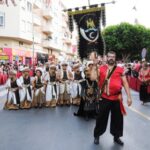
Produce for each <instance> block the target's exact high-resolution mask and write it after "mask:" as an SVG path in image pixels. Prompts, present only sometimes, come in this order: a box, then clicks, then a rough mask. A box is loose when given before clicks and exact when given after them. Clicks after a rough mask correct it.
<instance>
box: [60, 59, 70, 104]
mask: <svg viewBox="0 0 150 150" xmlns="http://www.w3.org/2000/svg"><path fill="white" fill-rule="evenodd" d="M61 67H62V69H61V70H60V72H59V81H60V84H59V86H60V91H59V100H58V105H61V106H62V105H68V106H70V104H71V93H70V80H72V79H73V75H72V73H71V71H68V70H67V67H68V63H67V62H62V64H61Z"/></svg>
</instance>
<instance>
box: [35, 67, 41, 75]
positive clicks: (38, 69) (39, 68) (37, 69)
mask: <svg viewBox="0 0 150 150" xmlns="http://www.w3.org/2000/svg"><path fill="white" fill-rule="evenodd" d="M35 71H36V72H37V71H40V72H41V74H42V73H43V70H42V68H41V67H38V68H36V69H35Z"/></svg>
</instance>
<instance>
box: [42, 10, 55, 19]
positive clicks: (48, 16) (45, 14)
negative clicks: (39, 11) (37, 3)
mask: <svg viewBox="0 0 150 150" xmlns="http://www.w3.org/2000/svg"><path fill="white" fill-rule="evenodd" d="M43 17H44V18H46V19H52V18H53V13H52V11H51V9H45V10H43Z"/></svg>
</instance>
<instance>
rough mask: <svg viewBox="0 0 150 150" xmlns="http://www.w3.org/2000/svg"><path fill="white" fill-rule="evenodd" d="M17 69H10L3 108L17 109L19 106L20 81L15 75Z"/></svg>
mask: <svg viewBox="0 0 150 150" xmlns="http://www.w3.org/2000/svg"><path fill="white" fill-rule="evenodd" d="M16 75H17V71H15V70H11V71H10V72H9V78H8V80H7V82H6V89H7V90H8V93H7V100H6V103H5V105H4V109H8V110H18V109H19V107H20V89H21V88H22V87H21V83H20V81H19V79H17V77H16Z"/></svg>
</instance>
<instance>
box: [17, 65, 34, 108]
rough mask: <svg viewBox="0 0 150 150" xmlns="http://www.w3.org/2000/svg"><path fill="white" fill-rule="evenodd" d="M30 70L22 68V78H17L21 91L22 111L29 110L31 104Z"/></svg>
mask: <svg viewBox="0 0 150 150" xmlns="http://www.w3.org/2000/svg"><path fill="white" fill-rule="evenodd" d="M29 73H30V69H29V68H28V67H25V68H23V70H22V76H21V77H20V78H19V80H20V82H21V85H22V90H21V96H20V99H21V105H20V107H21V108H22V109H29V108H31V103H32V95H33V94H32V80H31V77H30V74H29Z"/></svg>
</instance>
